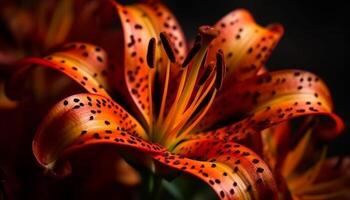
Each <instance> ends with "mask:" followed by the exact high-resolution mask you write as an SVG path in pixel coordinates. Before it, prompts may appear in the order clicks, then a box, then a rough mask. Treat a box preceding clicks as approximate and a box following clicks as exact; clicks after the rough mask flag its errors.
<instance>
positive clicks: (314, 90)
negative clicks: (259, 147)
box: [200, 70, 344, 139]
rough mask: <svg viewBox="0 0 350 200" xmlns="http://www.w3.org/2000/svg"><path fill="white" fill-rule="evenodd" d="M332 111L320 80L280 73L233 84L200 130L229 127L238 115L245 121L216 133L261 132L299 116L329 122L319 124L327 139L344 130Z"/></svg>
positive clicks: (304, 74)
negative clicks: (246, 130) (307, 116)
mask: <svg viewBox="0 0 350 200" xmlns="http://www.w3.org/2000/svg"><path fill="white" fill-rule="evenodd" d="M332 108H333V106H332V100H331V97H330V93H329V90H328V88H327V87H326V85H325V83H324V82H323V81H321V80H320V78H318V77H317V76H315V75H314V74H311V73H309V72H304V71H299V70H282V71H276V72H271V73H266V74H263V75H260V76H257V77H254V78H250V79H247V80H245V81H241V82H239V83H236V84H234V85H232V87H231V88H230V90H229V91H224V92H223V93H221V95H220V96H219V97H218V98H217V99H216V100H215V102H214V103H213V106H212V108H211V111H209V112H208V114H207V116H206V118H204V119H203V121H202V122H201V124H200V129H202V130H203V129H210V127H211V129H214V128H215V127H213V125H214V124H221V125H225V124H229V123H232V119H235V118H236V119H237V117H238V119H239V116H246V117H247V118H246V119H245V120H242V121H240V122H237V123H235V124H234V125H228V126H226V127H225V126H224V127H223V128H221V129H219V131H228V132H232V131H233V130H235V131H237V129H234V127H235V126H239V129H247V128H253V129H255V130H257V131H260V130H263V129H265V128H268V127H271V126H273V125H276V124H278V123H281V122H284V121H287V120H290V119H293V118H295V117H298V116H306V115H311V116H326V117H328V118H329V119H331V120H329V121H326V122H325V123H320V124H321V125H322V129H321V128H319V132H320V134H321V135H322V137H324V138H326V139H330V138H334V137H335V136H336V135H337V134H339V133H340V132H341V131H342V130H343V129H344V124H343V122H342V120H341V119H340V118H339V117H338V116H337V115H335V114H334V113H332ZM225 120H226V121H225ZM328 122H330V123H328Z"/></svg>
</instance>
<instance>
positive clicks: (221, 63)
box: [215, 50, 225, 90]
mask: <svg viewBox="0 0 350 200" xmlns="http://www.w3.org/2000/svg"><path fill="white" fill-rule="evenodd" d="M224 73H225V60H224V53H223V52H222V51H221V50H219V51H218V52H217V53H216V82H215V87H216V89H218V90H219V89H220V88H221V86H222V82H223V79H224Z"/></svg>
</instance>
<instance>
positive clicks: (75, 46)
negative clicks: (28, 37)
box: [6, 43, 109, 99]
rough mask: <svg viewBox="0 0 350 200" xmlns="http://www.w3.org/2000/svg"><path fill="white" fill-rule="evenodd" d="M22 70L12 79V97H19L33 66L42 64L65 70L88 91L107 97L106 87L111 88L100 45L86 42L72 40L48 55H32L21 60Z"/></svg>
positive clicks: (66, 73)
mask: <svg viewBox="0 0 350 200" xmlns="http://www.w3.org/2000/svg"><path fill="white" fill-rule="evenodd" d="M18 65H19V67H20V68H19V70H18V71H17V72H16V73H15V74H14V76H13V77H12V78H11V80H10V82H9V84H8V85H7V88H6V91H7V93H8V95H9V96H10V97H11V98H15V99H16V98H19V97H20V95H23V94H21V93H23V92H25V91H23V90H24V89H25V88H24V85H23V83H24V80H25V79H26V78H27V77H28V76H27V75H28V72H29V70H30V69H31V67H32V66H36V65H38V66H43V67H47V68H51V69H54V70H57V71H60V72H62V73H64V74H65V75H67V76H69V77H70V78H72V79H73V80H75V81H76V82H77V83H78V84H80V85H81V86H82V87H84V88H85V89H86V90H87V91H88V92H91V93H94V94H99V95H103V96H106V97H108V96H109V95H108V94H107V92H106V90H105V89H104V88H107V87H108V84H107V80H106V75H107V74H108V67H107V66H108V60H107V55H106V52H105V51H103V50H102V49H101V48H100V47H97V46H94V45H91V44H86V43H71V44H67V45H65V46H64V47H63V48H62V49H61V50H60V51H57V52H54V53H52V54H51V55H49V56H46V57H45V58H36V57H29V58H25V59H24V60H22V61H20V62H19V63H18Z"/></svg>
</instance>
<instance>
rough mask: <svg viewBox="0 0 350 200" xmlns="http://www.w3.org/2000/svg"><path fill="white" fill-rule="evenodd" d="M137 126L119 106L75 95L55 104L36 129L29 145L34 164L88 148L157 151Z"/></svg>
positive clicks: (51, 162)
mask: <svg viewBox="0 0 350 200" xmlns="http://www.w3.org/2000/svg"><path fill="white" fill-rule="evenodd" d="M145 139H147V135H146V133H145V131H144V130H143V128H142V127H141V125H140V124H139V123H138V122H137V121H136V120H135V119H134V118H133V117H132V116H131V115H129V114H128V112H127V111H125V110H124V109H123V108H122V107H121V106H120V105H118V104H117V103H115V102H114V101H112V100H110V99H109V98H106V97H103V96H99V95H94V94H77V95H73V96H70V97H68V98H66V99H64V100H62V101H61V102H59V103H57V104H56V105H55V106H54V107H53V108H52V110H51V111H50V112H49V113H48V115H47V116H46V117H45V119H44V121H43V122H42V123H41V125H40V126H39V128H38V130H37V132H36V134H35V137H34V141H33V151H34V154H35V157H36V158H37V160H38V162H39V163H40V164H41V165H43V166H45V167H47V168H54V165H55V164H56V162H57V161H59V160H60V159H63V158H64V157H65V155H67V154H69V153H70V152H72V151H76V150H79V149H80V148H82V147H86V146H88V145H92V144H115V145H118V146H129V147H135V148H137V149H139V150H141V151H151V152H153V151H160V149H161V148H160V147H159V146H158V145H153V144H150V143H148V142H147V141H146V140H145Z"/></svg>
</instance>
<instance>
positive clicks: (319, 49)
mask: <svg viewBox="0 0 350 200" xmlns="http://www.w3.org/2000/svg"><path fill="white" fill-rule="evenodd" d="M165 3H166V5H168V7H169V8H170V9H171V10H172V11H173V12H174V13H175V15H176V16H177V18H178V20H179V22H180V24H181V25H182V26H183V28H184V31H185V34H186V36H187V38H193V35H194V34H195V33H196V27H198V26H200V25H203V24H209V25H212V24H214V23H215V22H216V21H217V20H219V19H220V18H221V17H223V16H224V15H226V14H227V13H228V12H230V11H232V10H234V9H237V8H246V9H248V10H249V11H250V12H252V14H253V16H254V18H255V20H256V21H257V22H258V23H259V24H261V25H268V24H270V23H274V22H278V23H281V24H283V26H284V28H285V34H284V36H283V38H282V40H281V41H280V43H279V45H278V46H277V48H276V49H275V51H274V53H273V54H272V56H271V58H270V60H269V62H268V64H267V67H268V69H269V70H278V69H286V68H297V69H304V70H307V71H311V72H313V73H315V74H318V75H319V76H320V77H321V78H323V79H324V80H325V82H326V83H327V84H328V86H329V88H330V90H331V92H332V95H333V100H334V107H335V112H336V113H337V114H339V115H340V116H341V117H342V118H343V119H344V121H345V123H346V125H348V122H349V119H350V112H349V111H350V106H349V104H348V102H350V97H349V94H347V93H348V92H349V91H350V88H349V87H350V84H346V82H347V83H348V81H349V80H350V77H349V75H350V73H349V72H347V70H346V66H345V54H346V48H345V45H346V44H345V43H348V41H349V38H348V36H349V34H348V33H349V32H348V29H347V23H346V22H345V19H346V16H347V17H349V14H348V12H349V8H350V7H349V6H347V5H346V3H345V1H341V0H333V1H305V0H303V1H300V0H299V1H253V0H215V1H203V0H202V1H201V0H176V1H175V0H166V1H165ZM346 146H350V135H349V131H348V129H347V130H346V134H344V135H343V136H341V137H340V138H338V139H337V140H336V141H335V142H334V144H333V145H332V147H333V148H332V151H333V152H334V153H347V154H349V153H350V148H345V147H346Z"/></svg>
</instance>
